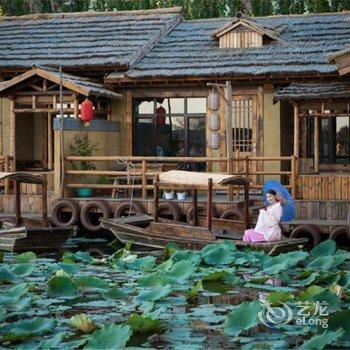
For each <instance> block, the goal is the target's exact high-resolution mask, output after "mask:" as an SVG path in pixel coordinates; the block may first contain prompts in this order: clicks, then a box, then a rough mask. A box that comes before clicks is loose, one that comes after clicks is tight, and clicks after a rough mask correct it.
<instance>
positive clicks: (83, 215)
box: [80, 201, 112, 232]
mask: <svg viewBox="0 0 350 350" xmlns="http://www.w3.org/2000/svg"><path fill="white" fill-rule="evenodd" d="M92 208H97V209H99V210H101V212H102V216H103V218H105V219H107V218H109V217H110V216H111V213H112V211H111V208H110V206H109V205H108V204H107V203H105V202H103V201H89V202H87V203H85V204H84V205H83V207H82V208H81V212H80V221H81V224H82V225H83V227H84V228H85V229H87V230H89V231H92V232H98V231H100V230H101V229H102V226H101V224H99V225H93V224H92V223H91V222H90V220H89V211H90V210H91V209H92Z"/></svg>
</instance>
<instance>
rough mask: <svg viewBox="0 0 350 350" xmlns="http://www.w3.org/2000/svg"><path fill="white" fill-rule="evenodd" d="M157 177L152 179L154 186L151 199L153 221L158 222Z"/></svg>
mask: <svg viewBox="0 0 350 350" xmlns="http://www.w3.org/2000/svg"><path fill="white" fill-rule="evenodd" d="M158 182H159V176H155V177H154V181H153V186H154V197H153V221H154V222H157V221H158V208H159V186H158Z"/></svg>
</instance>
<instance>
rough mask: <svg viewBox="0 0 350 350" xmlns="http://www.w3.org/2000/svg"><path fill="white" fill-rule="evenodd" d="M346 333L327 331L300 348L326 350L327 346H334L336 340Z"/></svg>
mask: <svg viewBox="0 0 350 350" xmlns="http://www.w3.org/2000/svg"><path fill="white" fill-rule="evenodd" d="M343 333H344V331H343V330H342V329H338V330H337V331H335V332H333V331H329V330H326V331H324V332H323V333H322V334H320V335H315V336H314V337H312V338H311V339H309V340H307V341H306V342H305V343H303V345H302V346H301V347H300V349H301V350H309V349H324V348H325V347H326V345H330V344H333V342H335V341H336V340H338V339H339V338H340V337H341V336H342V335H343Z"/></svg>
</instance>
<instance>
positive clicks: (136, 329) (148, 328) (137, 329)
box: [126, 314, 161, 334]
mask: <svg viewBox="0 0 350 350" xmlns="http://www.w3.org/2000/svg"><path fill="white" fill-rule="evenodd" d="M126 324H128V325H129V326H130V327H131V329H132V331H133V333H141V334H144V333H151V332H152V333H156V332H157V331H158V330H159V329H160V327H161V325H160V322H159V321H158V320H154V319H151V318H149V317H145V316H140V315H139V314H131V315H130V317H129V319H128V321H127V322H126Z"/></svg>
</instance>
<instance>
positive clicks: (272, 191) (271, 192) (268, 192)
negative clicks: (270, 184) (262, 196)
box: [266, 190, 277, 196]
mask: <svg viewBox="0 0 350 350" xmlns="http://www.w3.org/2000/svg"><path fill="white" fill-rule="evenodd" d="M266 194H272V195H273V196H277V193H276V191H275V190H268V191H267V192H266Z"/></svg>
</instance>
